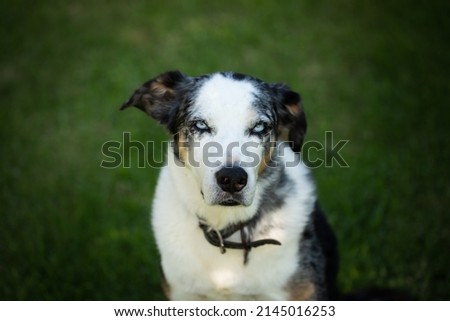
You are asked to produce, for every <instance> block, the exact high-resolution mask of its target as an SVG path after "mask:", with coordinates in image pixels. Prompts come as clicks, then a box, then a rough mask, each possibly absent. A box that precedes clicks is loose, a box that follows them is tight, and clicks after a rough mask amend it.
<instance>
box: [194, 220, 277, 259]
mask: <svg viewBox="0 0 450 321" xmlns="http://www.w3.org/2000/svg"><path fill="white" fill-rule="evenodd" d="M253 223H254V222H252V220H250V221H247V222H244V223H238V224H232V225H230V226H228V227H226V228H224V229H223V230H220V231H219V230H216V229H214V228H213V227H211V226H210V225H208V224H207V223H206V221H205V220H203V219H199V226H200V228H201V229H202V230H203V234H204V235H205V239H206V240H207V241H208V242H209V244H211V245H214V246H216V247H219V248H220V252H221V253H222V254H224V253H225V252H226V249H234V250H244V265H246V264H247V262H248V254H249V253H250V250H251V249H252V248H254V247H258V246H261V245H266V244H272V245H281V243H280V242H279V241H277V240H274V239H262V240H256V241H252V233H251V232H252V231H251V226H252V225H253ZM237 231H240V232H241V242H231V241H227V240H226V238H228V237H230V236H231V235H233V234H234V233H235V232H237Z"/></svg>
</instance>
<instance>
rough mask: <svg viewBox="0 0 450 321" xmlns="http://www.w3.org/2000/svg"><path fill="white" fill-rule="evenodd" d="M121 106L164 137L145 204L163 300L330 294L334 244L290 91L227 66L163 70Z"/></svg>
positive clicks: (303, 128)
mask: <svg viewBox="0 0 450 321" xmlns="http://www.w3.org/2000/svg"><path fill="white" fill-rule="evenodd" d="M129 106H136V107H138V108H140V109H141V110H143V111H145V112H146V113H147V114H148V115H150V116H151V117H153V118H154V119H156V120H157V121H159V122H160V123H162V124H163V125H165V126H166V127H167V128H168V130H169V131H170V133H171V134H172V137H173V144H172V147H171V149H170V151H169V152H168V160H167V162H168V164H167V166H165V167H164V168H163V169H162V171H161V174H160V177H159V180H158V185H157V189H156V195H155V198H154V201H153V210H152V212H153V213H152V226H153V231H154V235H155V237H156V241H157V245H158V248H159V251H160V254H161V266H162V270H163V277H164V279H163V288H164V291H165V293H166V295H167V297H168V298H169V299H172V300H323V299H332V298H333V294H334V288H335V279H336V272H337V254H336V241H335V237H334V234H333V232H332V230H331V229H330V227H329V225H328V223H327V221H326V219H325V217H324V216H323V214H322V213H321V211H320V209H319V208H318V205H317V200H316V192H315V185H314V182H313V180H312V178H311V175H310V171H309V169H308V168H307V167H306V166H305V165H304V164H303V163H302V162H301V160H300V157H299V154H298V152H300V149H301V145H302V142H303V138H304V135H305V132H306V119H305V114H304V111H303V107H302V105H301V100H300V96H299V94H297V93H295V92H293V91H291V90H290V89H289V88H288V87H287V86H285V85H282V84H268V83H265V82H263V81H261V80H258V79H256V78H253V77H250V76H246V75H242V74H237V73H232V72H229V73H214V74H210V75H205V76H200V77H188V76H185V75H184V74H182V73H180V72H178V71H172V72H167V73H164V74H161V75H159V76H158V77H156V78H154V79H152V80H150V81H148V82H146V83H145V84H144V85H143V86H142V87H140V88H139V89H137V90H136V91H135V93H134V94H133V95H132V96H131V98H130V99H129V100H128V101H127V102H126V103H125V104H124V105H123V106H122V109H124V108H126V107H129ZM217 144H219V145H220V146H222V147H223V148H222V150H221V151H217V146H218V145H217ZM211 146H215V147H211ZM211 148H212V150H211ZM206 155H207V159H206ZM293 164H295V166H293ZM212 165H214V166H212Z"/></svg>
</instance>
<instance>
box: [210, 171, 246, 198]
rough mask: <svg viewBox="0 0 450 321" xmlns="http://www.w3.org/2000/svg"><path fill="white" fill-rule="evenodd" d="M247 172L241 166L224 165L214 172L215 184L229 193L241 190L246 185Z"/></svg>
mask: <svg viewBox="0 0 450 321" xmlns="http://www.w3.org/2000/svg"><path fill="white" fill-rule="evenodd" d="M247 177H248V175H247V173H246V171H245V170H243V169H242V168H241V167H230V168H227V167H224V168H222V169H221V170H220V171H218V172H217V173H216V180H217V184H218V185H219V186H220V188H221V189H222V190H223V191H225V192H229V193H235V192H239V191H240V190H242V189H243V188H244V187H245V185H247Z"/></svg>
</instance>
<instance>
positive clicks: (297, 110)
mask: <svg viewBox="0 0 450 321" xmlns="http://www.w3.org/2000/svg"><path fill="white" fill-rule="evenodd" d="M272 89H273V90H274V91H275V96H276V97H277V101H276V108H277V112H278V122H279V124H278V127H279V128H278V131H279V133H280V134H281V135H282V136H284V139H286V140H287V141H289V143H290V145H291V148H292V150H293V151H294V152H300V150H301V148H302V144H303V139H304V137H305V134H306V116H305V112H304V110H303V106H302V102H301V97H300V95H299V94H298V93H296V92H294V91H292V90H290V89H289V87H287V86H285V85H282V84H274V85H272Z"/></svg>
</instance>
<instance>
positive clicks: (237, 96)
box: [194, 74, 256, 125]
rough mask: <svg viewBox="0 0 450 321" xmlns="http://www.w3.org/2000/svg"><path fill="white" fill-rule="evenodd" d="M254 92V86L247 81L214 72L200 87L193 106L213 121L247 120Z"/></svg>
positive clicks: (234, 121)
mask: <svg viewBox="0 0 450 321" xmlns="http://www.w3.org/2000/svg"><path fill="white" fill-rule="evenodd" d="M255 92H256V88H255V87H254V85H253V84H252V83H250V82H249V81H245V80H236V79H233V78H227V77H225V76H223V75H222V74H216V75H214V76H212V77H211V78H210V79H208V80H206V82H205V83H204V84H203V86H202V87H200V90H199V93H198V96H197V98H196V101H195V107H194V108H195V109H196V111H198V112H199V113H200V114H201V115H202V117H204V118H205V119H207V120H210V121H213V122H221V121H223V120H231V119H232V120H233V123H236V122H239V120H240V119H243V118H245V119H246V120H248V117H249V112H252V110H251V109H250V107H251V105H252V102H253V100H254V93H255ZM194 113H195V112H194ZM245 119H243V120H245ZM229 125H231V124H229Z"/></svg>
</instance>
